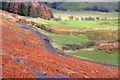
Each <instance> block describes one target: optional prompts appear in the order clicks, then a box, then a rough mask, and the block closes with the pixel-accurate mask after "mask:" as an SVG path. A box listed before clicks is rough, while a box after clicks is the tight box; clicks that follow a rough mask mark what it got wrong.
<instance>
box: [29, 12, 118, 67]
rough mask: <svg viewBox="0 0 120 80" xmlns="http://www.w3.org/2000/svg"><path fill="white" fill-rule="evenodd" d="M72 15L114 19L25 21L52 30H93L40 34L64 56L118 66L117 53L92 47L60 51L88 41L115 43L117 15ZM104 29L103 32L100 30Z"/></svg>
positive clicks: (67, 14)
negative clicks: (64, 47) (76, 32)
mask: <svg viewBox="0 0 120 80" xmlns="http://www.w3.org/2000/svg"><path fill="white" fill-rule="evenodd" d="M54 14H55V16H59V15H60V14H61V16H62V18H63V17H64V16H65V17H67V16H69V15H71V12H64V13H61V12H60V13H58V12H57V13H54ZM72 15H76V16H77V17H78V16H79V17H81V16H84V17H85V16H88V17H89V16H92V17H96V16H99V17H108V18H111V19H112V18H114V19H112V20H98V21H76V20H61V21H50V20H44V19H41V18H31V19H27V20H28V21H33V22H35V23H37V24H39V25H42V24H43V25H45V26H47V27H54V28H59V29H60V28H69V29H71V28H94V29H95V30H93V31H86V32H81V33H79V34H70V35H66V34H54V33H49V32H46V31H44V30H42V33H43V34H44V35H45V36H47V37H49V38H50V39H52V41H51V45H52V46H53V47H54V48H55V49H56V50H60V51H61V52H64V54H68V55H74V56H77V57H79V58H82V59H87V60H91V61H95V62H100V63H107V64H113V65H117V64H118V56H120V55H119V54H118V53H117V51H116V52H115V51H112V52H109V51H95V50H94V47H92V48H90V49H81V50H75V51H72V50H66V51H65V50H64V51H63V50H62V47H63V46H66V45H74V44H76V45H84V44H86V43H87V42H89V41H100V40H105V41H117V40H118V27H117V26H118V20H117V19H116V18H117V13H114V12H110V13H101V12H76V13H75V12H72ZM101 29H104V30H101Z"/></svg>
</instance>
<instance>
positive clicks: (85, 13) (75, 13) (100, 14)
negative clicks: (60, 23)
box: [52, 10, 118, 19]
mask: <svg viewBox="0 0 120 80" xmlns="http://www.w3.org/2000/svg"><path fill="white" fill-rule="evenodd" d="M52 12H53V15H54V16H55V17H58V16H60V17H61V18H62V19H68V17H69V16H70V15H72V16H74V17H78V18H79V19H81V17H90V16H91V17H94V18H95V17H99V18H105V17H107V18H112V19H117V18H118V12H97V11H71V12H67V11H58V10H52Z"/></svg>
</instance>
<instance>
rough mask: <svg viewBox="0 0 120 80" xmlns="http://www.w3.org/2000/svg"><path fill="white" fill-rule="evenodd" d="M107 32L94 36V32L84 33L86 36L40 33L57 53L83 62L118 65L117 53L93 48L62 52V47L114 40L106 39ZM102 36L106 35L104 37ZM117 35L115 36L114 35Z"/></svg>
mask: <svg viewBox="0 0 120 80" xmlns="http://www.w3.org/2000/svg"><path fill="white" fill-rule="evenodd" d="M107 32H108V31H106V33H103V34H101V35H99V34H98V36H97V34H95V32H93V33H92V32H91V34H90V33H89V32H88V33H87V32H86V34H76V35H65V34H52V33H48V32H45V31H42V33H43V34H44V35H46V36H48V37H49V38H51V39H52V41H51V45H52V46H53V47H54V48H55V49H56V50H58V51H60V52H61V53H64V54H66V55H72V56H76V57H78V58H81V59H85V60H90V61H95V62H100V63H107V64H112V65H118V55H119V56H120V54H118V52H117V51H98V50H94V49H95V47H91V48H86V49H80V50H76V51H73V50H64V51H63V50H62V46H65V45H74V44H77V45H84V44H86V43H87V42H89V41H92V40H102V39H103V40H108V41H110V40H115V38H114V36H109V37H110V38H109V37H108V38H107V37H106V36H107ZM87 34H89V35H94V38H93V36H92V37H91V36H88V35H87ZM104 34H106V35H105V36H104ZM116 35H117V34H116ZM100 36H101V37H102V39H99V37H100Z"/></svg>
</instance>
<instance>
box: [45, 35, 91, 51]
mask: <svg viewBox="0 0 120 80" xmlns="http://www.w3.org/2000/svg"><path fill="white" fill-rule="evenodd" d="M44 34H45V35H46V36H48V37H50V38H51V39H52V40H53V41H52V43H51V44H52V46H53V47H54V48H57V49H60V50H62V47H63V46H65V45H74V44H77V45H84V44H85V43H86V42H89V41H90V40H89V39H88V37H87V36H85V35H82V34H79V35H64V34H50V33H44Z"/></svg>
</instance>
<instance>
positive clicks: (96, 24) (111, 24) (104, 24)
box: [28, 18, 118, 29]
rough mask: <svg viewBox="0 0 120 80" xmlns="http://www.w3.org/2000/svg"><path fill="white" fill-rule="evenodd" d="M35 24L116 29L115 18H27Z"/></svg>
mask: <svg viewBox="0 0 120 80" xmlns="http://www.w3.org/2000/svg"><path fill="white" fill-rule="evenodd" d="M28 21H33V22H35V23H37V24H44V25H47V26H49V27H57V28H58V27H59V28H97V29H99V28H104V29H117V26H118V24H117V20H103V21H102V20H99V21H76V20H65V21H49V20H43V19H40V18H38V19H35V18H32V19H28Z"/></svg>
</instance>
